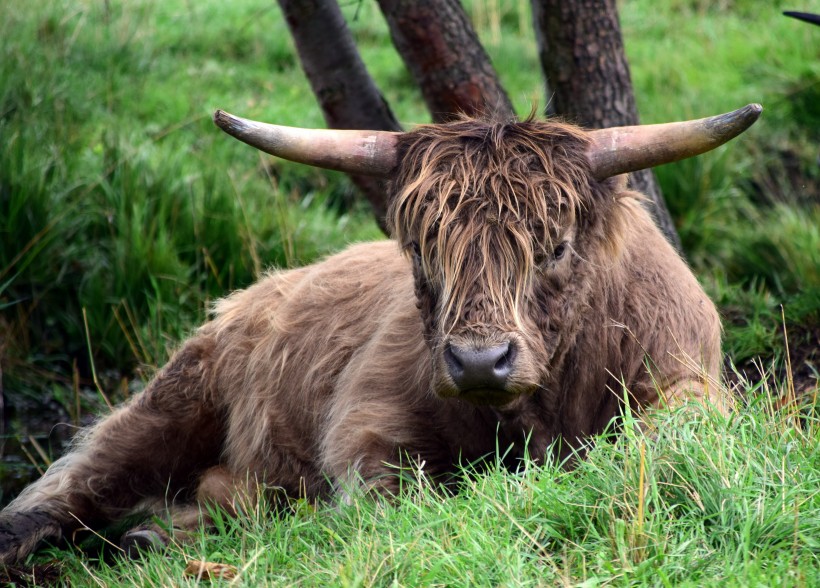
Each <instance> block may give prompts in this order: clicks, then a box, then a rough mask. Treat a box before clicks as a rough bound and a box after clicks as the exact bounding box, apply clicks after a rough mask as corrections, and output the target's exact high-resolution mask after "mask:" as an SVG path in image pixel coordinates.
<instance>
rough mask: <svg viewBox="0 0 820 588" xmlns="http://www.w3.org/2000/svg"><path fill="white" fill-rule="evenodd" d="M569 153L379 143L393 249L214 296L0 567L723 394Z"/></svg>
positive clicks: (640, 223) (572, 140) (67, 473)
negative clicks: (391, 147) (45, 543)
mask: <svg viewBox="0 0 820 588" xmlns="http://www.w3.org/2000/svg"><path fill="white" fill-rule="evenodd" d="M587 144H588V137H587V135H586V134H585V133H584V132H583V131H582V130H580V129H578V128H576V127H573V126H570V125H565V124H559V123H545V122H536V121H533V120H528V121H523V122H518V123H487V122H482V121H477V120H461V121H457V122H454V123H450V124H447V125H430V126H424V127H421V128H419V129H417V130H415V131H413V132H411V133H407V134H405V135H403V136H402V137H401V139H400V144H399V154H400V157H399V161H400V163H399V165H398V168H397V169H396V170H395V173H394V176H393V181H392V186H391V189H390V190H391V193H390V199H391V205H390V213H389V222H390V224H391V227H392V230H393V233H394V235H395V239H396V240H394V241H384V242H377V243H367V244H360V245H355V246H352V247H350V248H349V249H347V250H346V251H343V252H341V253H338V254H336V255H334V256H331V257H329V258H327V259H326V260H324V261H322V262H319V263H317V264H314V265H311V266H307V267H304V268H300V269H295V270H290V271H281V272H272V273H270V274H268V275H267V276H265V277H264V278H263V279H262V280H260V281H259V282H258V283H256V284H255V285H253V286H251V287H249V288H247V289H246V290H242V291H239V292H236V293H234V294H232V295H230V296H228V297H227V298H225V299H224V300H222V301H220V302H218V303H217V304H216V306H215V309H214V316H213V319H212V320H211V321H210V322H208V323H206V324H205V325H203V326H202V327H201V328H199V330H198V331H197V332H196V333H195V335H194V336H193V337H191V338H190V339H189V340H188V341H186V342H185V343H184V344H183V345H182V346H181V348H180V350H179V351H178V352H177V353H176V354H175V355H174V356H173V357H172V359H171V360H170V361H169V363H168V365H167V366H166V367H165V368H164V369H162V370H161V371H160V372H159V374H158V375H157V376H156V377H155V378H154V379H153V381H151V382H150V383H149V384H148V386H147V387H146V389H145V391H144V392H143V393H141V394H139V395H138V396H136V397H135V398H133V399H132V400H131V401H130V402H128V403H127V404H125V405H124V406H122V407H120V408H118V409H117V410H116V411H115V412H114V413H113V414H111V415H110V416H107V417H105V418H104V419H102V420H101V421H100V422H99V423H98V424H97V425H95V426H94V427H91V428H90V429H88V430H87V431H85V432H83V433H82V434H81V435H80V436H79V438H78V440H77V441H76V442H75V444H74V446H73V448H72V450H71V451H70V452H69V453H68V454H67V455H66V456H64V457H63V458H61V459H60V460H58V461H57V462H56V463H55V464H54V465H53V466H52V467H50V468H49V469H48V471H47V472H46V474H45V475H44V476H43V477H42V478H41V479H40V480H39V481H37V482H36V483H34V484H32V485H31V486H29V487H28V488H27V489H26V490H25V491H24V492H23V493H22V494H21V495H20V496H19V497H18V498H17V499H16V500H15V501H14V502H12V503H11V504H10V505H9V506H8V507H7V508H6V509H5V510H4V511H3V512H2V514H0V562H13V561H16V560H18V559H20V558H22V557H24V556H25V555H26V554H28V553H29V552H31V551H32V550H33V549H34V548H35V546H36V544H37V543H38V541H40V540H41V539H43V538H50V539H55V538H58V537H60V536H61V535H62V536H70V534H71V532H72V531H73V530H74V529H76V528H77V527H79V526H80V525H81V524H82V525H88V526H90V527H100V526H102V525H105V524H106V523H109V522H111V521H113V520H117V519H119V518H121V517H122V516H124V515H126V514H129V513H132V512H133V511H135V510H140V509H145V510H147V509H150V508H152V506H153V505H156V504H159V505H162V506H168V505H169V504H170V503H173V504H172V505H171V506H172V510H176V511H177V515H178V518H177V524H181V525H183V526H187V527H190V526H191V525H194V524H196V523H197V522H198V521H199V520H200V519H199V516H198V511H197V508H196V505H197V504H198V503H199V504H201V503H202V502H206V501H211V502H216V503H218V504H220V505H222V506H224V507H226V508H228V509H229V510H231V509H234V510H235V507H236V505H235V502H236V501H237V500H238V499H239V498H241V497H244V496H247V495H248V494H249V493H252V491H251V490H250V489H249V488H248V484H247V480H254V481H258V482H260V483H261V484H262V486H263V487H270V488H277V489H278V491H279V492H284V493H286V494H288V495H291V496H307V497H309V498H321V497H333V496H336V497H340V498H342V499H344V498H345V496H346V495H347V494H346V493H347V492H349V491H350V489H351V488H354V487H364V488H369V489H375V490H376V491H379V492H381V493H384V494H391V495H392V494H394V493H396V491H397V489H398V483H399V482H398V477H397V472H396V468H395V466H396V465H397V464H400V463H407V461H406V460H407V459H410V460H412V461H414V462H415V463H417V464H424V470H425V472H426V473H427V474H428V475H430V476H431V477H433V478H435V479H441V480H446V479H448V477H449V476H451V475H453V474H455V473H457V472H458V471H459V464H463V463H467V462H475V461H479V460H481V459H486V458H488V457H491V456H493V455H494V453H495V451H496V449H497V448H501V449H502V450H503V451H504V452H505V454H506V456H507V459H509V460H511V461H512V462H515V460H516V459H517V458H520V457H522V456H523V455H524V453H525V446H524V444H525V441H527V440H528V443H529V445H528V448H527V451H528V452H529V454H530V455H531V456H534V457H535V458H536V459H541V458H543V457H544V456H546V455H547V454H548V452H550V451H558V457H559V458H563V457H566V456H567V455H568V454H569V452H570V451H571V450H573V449H575V448H578V447H579V446H581V444H582V443H583V442H584V440H585V439H587V438H588V437H589V436H591V435H595V434H596V433H599V432H601V431H602V430H603V429H604V428H605V427H606V426H607V425H608V424H609V423H610V421H611V420H612V419H613V418H615V417H617V415H618V414H619V413H620V411H621V410H622V409H623V404H624V402H625V401H626V402H628V403H629V404H630V405H631V408H633V409H642V408H643V407H648V406H655V405H658V404H662V403H679V402H681V401H683V400H684V399H687V398H695V399H704V398H706V399H708V400H709V401H711V402H713V403H716V404H721V403H723V402H725V398H724V397H723V391H722V390H721V388H720V387H719V386H717V385H716V382H717V376H718V370H719V367H720V323H719V320H718V316H717V313H716V311H715V308H714V305H713V304H712V303H711V302H710V301H709V299H708V298H707V296H706V295H705V294H704V292H703V290H702V289H701V287H700V286H699V285H698V283H697V281H696V279H695V278H694V276H693V275H692V273H691V271H690V270H689V269H688V267H687V266H686V264H685V263H684V262H683V261H682V260H681V259H680V257H679V256H678V255H677V254H676V253H675V251H674V250H673V249H672V247H670V246H669V244H668V243H667V242H666V241H665V240H664V238H663V236H662V235H661V233H660V232H659V231H658V229H657V228H656V227H655V226H654V225H653V223H652V221H651V220H650V217H649V215H648V214H647V213H646V212H645V211H644V210H643V208H642V206H641V204H640V202H639V200H640V198H641V197H640V196H639V195H637V194H634V193H632V192H629V191H627V190H626V189H625V185H624V181H623V179H622V178H615V179H608V180H605V181H602V182H599V181H596V180H595V179H593V178H592V177H591V175H590V173H589V165H588V163H587V160H586V159H585V156H584V150H585V148H586V146H587ZM488 349H489V350H491V351H492V350H498V349H501V350H503V353H502V354H501V355H500V356H499V357H500V359H499V360H498V361H499V363H498V365H499V366H502V367H503V370H502V371H503V377H500V378H496V379H495V380H488V379H481V378H478V379H476V378H475V377H472V376H471V377H468V378H461V379H460V378H459V377H457V375H456V374H457V373H458V371H459V370H460V369H461V368H462V367H463V366H461V364H460V363H459V360H458V358H456V359H454V357H455V351H454V350H456V351H458V352H459V353H462V354H463V355H462V357H467V358H468V359H469V358H473V357H483V355H482V354H484V355H486V353H485V352H486V350H488ZM499 353H500V352H499ZM454 366H455V367H454ZM491 367H493V368H494V369H495V367H498V366H491ZM483 377H484V376H482V378H483ZM465 382H467V383H466V384H465ZM476 382H478V383H476ZM553 448H560V449H557V450H554V449H553ZM186 509H187V510H186ZM191 513H193V516H192V515H191ZM178 521H183V522H182V523H179V522H178ZM131 537H132V538H136V539H135V541H142V540H143V539H144V538H145V537H146V535H145V534H144V532H143V531H136V532H134V533H132V535H131ZM147 542H148V543H150V541H147Z"/></svg>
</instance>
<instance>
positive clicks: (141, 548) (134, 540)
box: [120, 529, 165, 559]
mask: <svg viewBox="0 0 820 588" xmlns="http://www.w3.org/2000/svg"><path fill="white" fill-rule="evenodd" d="M120 547H121V548H122V550H123V551H124V552H125V554H126V555H127V556H128V557H129V558H130V559H139V557H140V554H142V553H145V552H147V551H164V550H165V541H163V540H162V537H160V536H159V533H157V532H156V531H151V530H150V529H134V530H133V531H128V532H127V533H126V534H125V535H123V536H122V539H120Z"/></svg>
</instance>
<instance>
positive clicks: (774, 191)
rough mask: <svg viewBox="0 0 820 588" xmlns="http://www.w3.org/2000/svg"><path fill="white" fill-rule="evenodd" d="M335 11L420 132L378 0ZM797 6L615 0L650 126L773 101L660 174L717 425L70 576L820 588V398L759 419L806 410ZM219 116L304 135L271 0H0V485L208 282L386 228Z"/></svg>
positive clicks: (808, 229)
mask: <svg viewBox="0 0 820 588" xmlns="http://www.w3.org/2000/svg"><path fill="white" fill-rule="evenodd" d="M343 4H345V6H344V12H345V14H346V15H347V16H348V18H349V21H350V24H351V28H352V30H353V31H354V35H355V37H356V39H357V41H358V43H359V46H360V49H361V52H362V55H363V57H364V59H365V61H366V62H367V64H368V67H369V69H370V71H371V73H372V75H373V76H374V78H375V79H376V81H377V83H378V84H379V86H380V87H381V89H382V91H383V92H384V94H385V96H386V97H387V99H388V101H389V102H390V104H391V106H392V107H393V109H394V111H395V112H396V114H397V116H398V118H399V119H400V120H401V121H402V122H403V123H405V124H406V125H407V126H411V125H412V124H414V123H420V122H427V121H428V120H429V115H428V114H427V113H426V112H425V110H424V107H423V103H422V101H421V99H420V96H419V93H418V91H417V89H416V88H415V87H414V86H413V82H412V79H411V77H410V75H409V73H408V72H407V71H406V70H405V68H404V67H403V66H402V65H401V63H400V60H399V59H398V57H397V56H396V54H395V52H394V50H393V49H392V47H391V45H390V42H389V37H388V35H387V31H386V28H385V26H384V24H383V22H382V20H381V17H380V15H379V13H378V9H377V7H376V5H375V3H373V2H361V3H359V2H354V3H349V4H347V3H343ZM798 4H800V3H798ZM811 4H812V2H808V3H805V2H804V3H803V4H802V5H796V4H793V3H791V4H788V5H785V4H781V3H780V2H772V1H770V0H735V1H724V2H717V3H716V2H707V1H705V0H673V1H670V2H664V3H656V2H652V1H651V0H628V1H625V2H623V3H622V4H621V20H622V26H623V33H624V37H625V41H626V45H627V52H628V56H629V59H630V63H631V67H632V74H633V81H634V84H635V92H636V95H637V99H638V104H639V109H640V112H641V116H642V120H643V122H650V123H651V122H662V121H667V120H678V119H683V118H695V117H701V116H707V115H710V114H715V113H718V112H725V111H729V110H732V109H734V108H737V107H740V106H742V105H745V104H747V103H749V102H760V103H762V104H763V105H764V108H765V110H764V114H763V117H762V118H761V120H760V121H759V122H758V123H757V124H756V125H755V126H754V127H752V129H751V130H750V131H748V132H747V133H745V134H744V135H742V136H741V137H740V138H738V139H737V140H735V141H733V142H732V143H730V144H729V145H728V146H726V147H723V148H721V149H719V150H717V151H715V152H712V153H709V154H706V155H704V156H701V157H698V158H695V159H692V160H687V161H685V162H681V163H678V164H673V165H668V166H663V167H661V168H659V169H658V170H657V173H658V177H659V179H660V181H661V184H662V188H663V191H664V194H665V196H666V199H667V203H668V204H669V207H670V209H671V210H672V213H673V216H674V217H675V221H676V224H677V227H678V230H679V232H680V235H681V238H682V240H683V243H684V246H685V249H686V251H685V253H686V256H687V258H688V260H689V261H690V263H691V264H692V266H693V268H694V269H695V271H696V273H697V275H698V276H699V278H700V279H701V281H702V283H703V284H704V285H705V287H706V288H707V290H708V292H709V293H710V295H711V296H712V297H713V298H714V299H715V301H716V302H717V303H718V305H719V307H720V310H721V313H722V315H723V318H724V324H725V351H726V354H727V366H730V369H729V370H728V371H727V381H728V382H729V383H730V384H731V385H733V386H734V387H735V388H736V389H737V390H738V393H739V395H740V396H741V397H742V398H743V399H744V401H743V402H741V403H740V407H739V411H738V414H737V415H735V416H734V417H733V418H732V419H730V420H728V421H724V420H721V419H719V418H716V417H714V416H711V415H707V416H705V417H703V418H701V419H694V420H693V419H690V418H688V417H687V416H683V415H672V416H669V417H668V418H669V419H670V421H671V422H670V423H668V424H667V425H666V426H663V427H661V431H663V434H662V435H661V436H660V438H659V439H658V441H657V442H651V443H646V442H645V441H644V440H643V439H642V438H641V437H640V436H637V435H631V436H627V438H626V439H623V440H620V441H617V442H614V443H602V444H601V445H600V446H599V447H597V448H596V449H595V450H594V451H592V452H591V456H590V460H589V461H588V462H586V463H584V464H583V465H582V467H581V468H580V469H579V470H577V471H574V472H571V473H565V472H562V471H561V470H560V469H559V468H558V467H557V466H556V467H547V468H542V469H538V468H532V467H528V468H525V471H523V472H521V473H520V474H519V475H510V474H507V473H504V472H500V471H499V472H495V473H492V474H490V475H487V476H481V477H479V478H478V479H476V480H474V481H471V482H467V483H465V489H464V491H463V492H462V493H460V494H459V495H458V496H456V497H446V498H444V497H442V496H438V495H436V494H435V493H432V492H430V491H429V489H427V488H426V487H424V485H423V484H422V485H421V487H420V488H418V489H412V490H410V491H409V496H408V499H407V500H406V501H402V503H401V504H400V505H399V506H396V507H386V506H384V505H374V504H373V503H370V502H367V501H362V502H357V503H356V504H355V505H354V506H353V507H351V508H349V509H342V511H341V512H336V511H330V510H329V509H328V508H327V507H321V506H320V507H319V508H318V509H314V508H313V507H309V506H308V505H299V504H297V505H295V511H296V512H295V514H294V515H293V516H287V517H283V518H282V519H275V520H272V519H271V517H269V516H265V515H264V514H261V513H254V514H255V516H250V517H248V518H247V519H243V520H241V521H238V522H235V521H225V525H224V528H223V529H220V531H221V532H220V533H218V534H215V535H208V536H203V538H202V539H201V541H200V542H199V543H198V544H196V545H195V546H192V547H187V548H185V549H184V550H174V551H173V552H172V554H171V557H170V559H165V558H163V557H152V558H150V559H148V560H146V561H145V562H143V563H141V564H131V563H126V562H121V561H118V560H116V558H114V561H113V565H112V561H111V560H110V559H105V558H104V559H105V561H104V562H103V563H98V562H96V561H91V560H89V559H88V558H83V557H79V556H76V557H75V556H68V555H67V554H66V553H63V552H61V553H60V556H59V557H60V558H67V563H66V564H65V566H66V569H67V572H68V573H70V574H71V577H72V580H71V581H72V582H73V583H74V584H77V585H83V584H88V585H93V584H100V583H102V584H105V585H121V584H123V583H126V584H127V583H133V584H137V585H157V586H165V585H170V584H183V583H185V582H190V583H194V581H193V580H191V579H188V580H183V579H182V577H181V574H182V569H183V568H184V563H180V562H184V560H185V559H208V560H216V561H222V562H224V563H228V564H231V565H235V566H237V567H238V568H239V569H240V571H241V573H240V576H239V577H240V583H245V584H247V585H257V584H264V583H268V584H277V583H291V582H301V583H305V584H315V585H323V584H326V583H331V584H338V585H371V584H393V583H395V584H397V585H419V584H435V583H439V584H456V585H459V584H462V585H466V584H471V583H477V584H485V585H497V584H557V583H567V584H581V583H585V584H589V585H597V584H608V583H614V584H633V583H635V584H674V585H677V584H681V583H684V584H685V583H691V584H703V583H715V584H717V583H721V584H722V583H723V582H724V581H726V582H728V583H729V584H736V585H748V584H753V583H759V584H763V585H770V584H774V583H780V584H786V585H795V584H807V585H811V584H816V583H817V582H816V580H817V578H816V574H817V572H816V571H815V570H816V569H817V568H818V557H819V556H820V544H818V541H817V539H816V538H817V537H818V536H820V534H818V533H817V528H816V525H817V523H816V521H818V520H820V513H818V509H820V497H819V495H818V490H817V489H818V488H819V487H820V485H818V480H817V478H818V471H820V470H818V461H817V447H818V429H817V426H816V422H815V420H814V416H813V415H814V413H813V412H811V411H810V410H809V409H808V408H806V409H805V413H804V414H803V416H804V419H803V420H802V421H798V420H796V417H795V415H794V414H791V413H788V414H781V413H778V412H776V411H774V410H773V409H772V405H773V403H774V401H773V400H772V398H773V397H776V396H778V395H779V394H780V393H782V392H783V391H784V390H787V389H789V388H791V387H794V388H796V391H797V392H802V393H804V394H805V395H806V397H807V398H809V399H812V402H808V403H807V404H811V405H813V404H814V402H813V399H814V397H815V396H816V392H817V386H818V384H817V370H818V366H819V364H820V356H819V355H818V347H820V170H818V161H817V158H818V152H819V151H820V27H812V26H811V25H808V24H805V23H800V22H798V21H795V20H792V19H788V18H786V17H783V16H781V15H780V12H781V10H784V9H804V10H814V11H815V12H820V6H818V5H817V4H816V3H815V4H814V6H812V5H811ZM466 5H467V6H468V10H469V12H470V14H471V15H472V17H473V20H474V22H476V24H477V26H478V28H479V32H480V35H481V38H482V40H483V41H484V43H485V45H486V47H487V49H488V51H489V52H490V54H491V56H492V59H493V61H494V63H495V65H496V68H497V69H498V71H499V73H500V76H501V78H502V82H503V83H504V84H505V86H506V88H507V90H508V92H509V94H510V97H511V98H512V100H513V102H514V104H515V107H516V110H517V111H518V112H519V113H520V114H522V115H526V114H527V113H529V111H530V109H531V107H532V105H533V104H539V105H543V104H544V102H545V100H546V98H545V97H544V96H543V87H542V81H541V79H540V76H539V75H536V73H535V72H538V71H540V68H539V65H538V63H537V56H536V48H535V42H534V38H533V34H532V31H531V30H530V23H529V17H528V5H529V3H528V2H524V1H523V0H519V1H518V2H500V0H473V1H471V2H466ZM216 108H225V109H226V110H229V111H231V112H235V113H237V114H240V115H243V116H248V117H251V118H257V119H261V120H269V121H272V122H278V123H282V124H292V125H298V126H306V127H310V126H314V127H320V126H323V121H322V117H321V113H320V111H319V109H318V107H317V106H316V104H315V101H314V100H313V97H312V94H311V92H310V89H309V87H308V84H307V82H306V80H305V79H304V77H303V75H302V73H301V71H300V69H299V66H298V60H297V58H296V56H295V53H294V51H293V48H292V45H291V43H290V40H289V37H288V33H287V29H286V27H285V24H284V22H283V20H282V17H281V14H280V13H279V10H278V7H277V5H276V3H275V2H272V1H270V0H237V1H235V2H231V3H230V4H227V3H221V2H216V1H214V0H202V1H200V2H196V3H194V2H190V1H187V0H186V1H184V2H183V1H180V0H177V1H166V2H160V1H158V0H135V1H133V2H129V3H127V4H126V3H121V2H109V1H105V2H99V1H95V2H92V1H90V0H74V1H71V2H70V1H68V0H41V1H39V2H22V3H21V2H17V3H2V4H0V243H2V246H1V247H0V386H1V387H2V388H0V389H2V392H3V397H4V401H5V406H4V408H5V420H4V422H5V425H6V427H7V428H6V430H5V431H4V432H3V439H4V441H5V450H4V451H5V452H6V454H7V455H4V456H3V460H2V461H0V489H2V493H1V494H0V503H2V502H6V501H7V500H8V499H9V498H11V496H10V494H12V493H14V492H16V491H17V489H18V488H19V483H20V482H21V481H22V480H24V479H26V478H28V477H30V476H31V475H34V473H35V471H34V470H35V465H36V466H38V467H39V466H43V465H46V464H47V463H48V461H50V460H51V459H53V457H55V456H56V454H57V453H59V451H60V449H61V446H62V445H61V443H62V441H63V440H64V439H65V438H66V437H67V436H68V435H69V434H70V433H71V432H72V430H73V426H74V425H78V424H83V423H86V422H88V421H89V419H91V418H92V417H93V415H95V414H99V413H102V412H104V411H105V410H106V408H105V406H106V402H107V401H111V402H116V401H118V400H121V399H122V398H124V397H127V396H128V395H130V394H132V393H134V391H136V390H139V389H140V388H141V387H142V385H143V383H144V381H145V380H146V379H147V378H148V377H150V375H151V374H152V373H153V371H154V370H155V369H156V368H157V367H158V366H159V365H161V364H162V363H163V362H164V361H165V359H166V358H167V357H168V354H169V352H170V351H171V350H172V349H173V348H174V346H175V344H176V343H177V342H179V341H180V340H181V339H182V338H183V337H184V336H185V335H186V333H188V332H190V330H191V329H192V328H193V327H194V326H195V325H196V324H197V323H199V322H201V321H202V320H203V319H204V318H205V316H206V312H207V309H208V307H209V304H210V303H211V301H213V300H214V299H215V298H216V297H219V296H222V295H224V294H225V293H227V292H229V291H230V290H232V289H234V288H237V287H242V286H244V285H247V284H249V283H250V282H252V281H253V280H254V279H255V278H256V277H257V276H258V275H259V274H260V273H261V272H262V271H264V269H266V268H268V267H270V266H277V267H288V266H294V265H299V264H302V263H307V262H310V261H311V260H313V259H316V258H317V257H319V256H321V255H323V254H325V253H327V252H330V251H334V250H337V249H340V248H342V247H344V246H345V245H346V244H347V243H350V242H353V241H359V240H365V239H374V238H380V237H381V235H380V233H379V231H378V229H377V227H376V225H375V223H374V222H373V220H372V218H371V216H370V213H369V211H368V210H367V208H366V207H365V206H364V205H363V204H362V203H361V202H359V201H357V200H356V198H355V194H354V192H353V190H352V188H351V187H350V184H349V183H348V182H347V180H346V179H345V178H344V177H343V176H341V175H338V174H331V173H326V172H322V171H319V170H314V169H311V168H305V167H302V166H298V165H293V164H289V163H284V162H280V161H274V160H272V159H270V158H267V157H263V156H261V155H259V154H257V153H255V152H254V151H253V150H251V149H250V148H248V147H246V146H244V145H241V144H239V143H237V142H236V141H234V140H232V139H229V138H228V137H226V136H224V135H223V134H222V133H220V132H219V131H218V130H216V128H215V127H214V126H213V124H212V123H211V121H210V116H211V114H212V112H213V110H214V109H216ZM786 337H788V342H789V346H788V347H787V346H786V345H785V340H786ZM787 349H788V351H789V353H788V354H787V353H786V351H787ZM731 366H736V368H737V369H732V367H731ZM737 372H743V373H741V375H738V374H737ZM663 418H667V417H663ZM55 421H59V422H64V423H67V424H68V425H69V426H66V427H53V424H54V422H55ZM642 447H643V448H644V449H641V448H642ZM10 450H11V455H8V453H9V451H10ZM25 452H28V453H29V454H30V455H31V457H30V458H26V457H21V455H23V454H24V453H25ZM641 455H643V456H644V458H643V460H641V458H640V457H639V456H641ZM641 463H643V468H642V467H641ZM641 472H643V473H641ZM641 505H642V506H641ZM47 560H48V556H46V558H45V560H43V559H42V558H41V559H40V560H38V561H47ZM812 579H814V581H812Z"/></svg>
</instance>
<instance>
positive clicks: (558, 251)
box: [552, 241, 567, 261]
mask: <svg viewBox="0 0 820 588" xmlns="http://www.w3.org/2000/svg"><path fill="white" fill-rule="evenodd" d="M566 252H567V242H566V241H564V242H563V243H561V244H560V245H558V247H556V248H555V249H554V250H553V252H552V258H553V259H554V260H555V261H558V260H559V259H561V258H562V257H564V254H565V253H566Z"/></svg>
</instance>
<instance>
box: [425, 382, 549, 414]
mask: <svg viewBox="0 0 820 588" xmlns="http://www.w3.org/2000/svg"><path fill="white" fill-rule="evenodd" d="M442 384H444V383H442ZM447 384H449V382H448V383H447ZM534 391H535V387H532V389H529V387H527V388H526V389H522V388H521V387H519V386H516V387H515V388H512V389H510V388H470V389H467V390H459V389H458V388H456V387H454V386H452V385H446V384H445V385H442V386H439V387H437V388H436V390H435V392H436V395H437V396H438V397H439V398H441V399H444V400H446V399H456V398H457V399H459V400H463V401H465V402H469V403H470V404H474V405H475V406H494V407H499V408H500V407H502V406H506V405H508V404H510V403H511V402H513V401H514V400H516V399H518V398H520V397H522V396H529V395H531V394H532V393H533V392H534Z"/></svg>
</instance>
